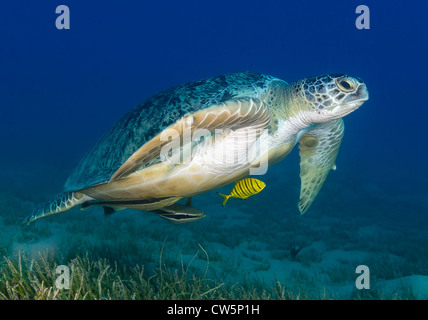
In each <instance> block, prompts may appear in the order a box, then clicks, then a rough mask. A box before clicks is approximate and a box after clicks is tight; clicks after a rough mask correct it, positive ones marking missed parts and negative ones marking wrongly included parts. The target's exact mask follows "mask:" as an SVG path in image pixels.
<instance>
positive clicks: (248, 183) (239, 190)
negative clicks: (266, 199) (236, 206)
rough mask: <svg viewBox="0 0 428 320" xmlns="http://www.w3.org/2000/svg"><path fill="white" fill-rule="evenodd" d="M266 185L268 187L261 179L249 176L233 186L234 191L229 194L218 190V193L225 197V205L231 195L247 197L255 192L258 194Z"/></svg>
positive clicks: (241, 197)
mask: <svg viewBox="0 0 428 320" xmlns="http://www.w3.org/2000/svg"><path fill="white" fill-rule="evenodd" d="M264 187H266V184H265V183H264V182H263V181H260V180H257V179H254V178H247V179H243V180H240V181H238V182H237V183H236V184H235V186H234V187H233V189H232V192H230V194H229V195H225V194H222V193H220V192H217V193H218V194H219V195H220V196H222V197H223V199H224V201H223V207H224V205H225V204H226V202H227V200H229V198H230V197H234V198H240V199H247V198H248V197H250V196H252V195H253V194H256V193H259V192H260V191H262V190H263V189H264Z"/></svg>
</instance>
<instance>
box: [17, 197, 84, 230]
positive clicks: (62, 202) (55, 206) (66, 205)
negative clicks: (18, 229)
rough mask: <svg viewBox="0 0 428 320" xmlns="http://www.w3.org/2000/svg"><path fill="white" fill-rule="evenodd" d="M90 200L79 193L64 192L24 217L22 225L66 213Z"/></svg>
mask: <svg viewBox="0 0 428 320" xmlns="http://www.w3.org/2000/svg"><path fill="white" fill-rule="evenodd" d="M88 200H92V198H90V197H88V196H86V195H84V194H83V193H79V192H64V193H60V194H58V195H57V196H56V197H55V198H53V199H52V200H51V201H48V202H46V203H45V204H44V205H42V206H40V207H38V208H36V209H34V210H33V212H32V213H31V214H30V215H29V216H28V217H26V218H25V219H24V220H23V221H22V223H25V224H30V223H31V222H33V221H35V220H37V219H40V218H44V217H46V216H49V215H51V214H57V213H61V212H64V211H67V210H69V209H71V208H73V207H75V206H77V205H79V204H82V203H84V202H86V201H88Z"/></svg>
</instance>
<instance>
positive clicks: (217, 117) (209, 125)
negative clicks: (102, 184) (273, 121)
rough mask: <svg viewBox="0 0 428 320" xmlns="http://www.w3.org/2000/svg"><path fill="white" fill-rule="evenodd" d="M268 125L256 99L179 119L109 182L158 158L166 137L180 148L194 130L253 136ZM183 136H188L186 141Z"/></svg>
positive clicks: (266, 112) (266, 111) (264, 110)
mask: <svg viewBox="0 0 428 320" xmlns="http://www.w3.org/2000/svg"><path fill="white" fill-rule="evenodd" d="M269 122H270V112H269V109H268V108H266V106H265V104H264V103H263V101H262V100H260V99H258V98H248V97H242V98H240V99H232V100H227V101H224V102H222V103H220V104H218V105H213V106H211V107H209V108H206V109H203V110H199V111H196V112H194V113H191V114H188V115H186V116H184V117H182V118H181V119H180V120H178V121H177V122H176V123H174V124H173V125H171V126H169V127H168V128H166V129H165V130H163V131H162V132H161V133H159V134H158V135H157V136H156V137H154V138H153V139H151V140H150V141H148V142H147V143H145V144H144V145H143V146H142V147H140V148H139V149H138V150H137V151H136V152H135V153H134V154H132V156H131V157H129V158H128V159H127V160H126V161H125V163H123V164H122V166H121V167H120V168H119V169H118V170H117V171H116V172H115V173H114V174H113V176H112V177H111V179H110V181H109V182H110V183H112V182H115V181H117V180H119V179H120V178H122V177H124V176H126V175H128V174H130V173H131V172H134V171H136V170H137V169H138V168H140V167H142V166H143V165H145V164H147V163H148V162H149V161H151V160H152V159H153V158H156V157H159V155H160V153H161V150H162V148H163V147H164V146H165V145H167V144H168V143H171V142H170V140H169V137H174V138H175V140H176V141H177V142H179V143H178V145H177V147H180V145H182V144H184V143H185V141H186V140H188V139H189V140H191V138H192V135H193V134H196V133H197V132H198V130H208V131H210V132H212V133H214V132H215V130H216V129H220V130H226V129H230V130H237V129H242V128H246V129H253V130H254V132H257V131H256V130H257V129H264V128H266V127H267V125H268V124H269ZM200 132H202V131H200ZM186 135H189V136H187V137H186ZM177 138H178V139H177ZM237 138H238V137H237ZM188 142H190V141H188Z"/></svg>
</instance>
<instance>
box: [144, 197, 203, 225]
mask: <svg viewBox="0 0 428 320" xmlns="http://www.w3.org/2000/svg"><path fill="white" fill-rule="evenodd" d="M151 212H154V213H156V214H158V215H159V217H161V218H164V219H166V220H168V221H170V222H173V223H186V222H191V221H196V220H199V219H202V218H205V217H206V215H205V213H203V212H202V211H201V210H199V209H196V208H194V207H192V198H189V200H188V201H187V203H186V205H182V204H178V203H174V204H172V205H170V206H168V207H164V208H162V209H158V210H153V211H151Z"/></svg>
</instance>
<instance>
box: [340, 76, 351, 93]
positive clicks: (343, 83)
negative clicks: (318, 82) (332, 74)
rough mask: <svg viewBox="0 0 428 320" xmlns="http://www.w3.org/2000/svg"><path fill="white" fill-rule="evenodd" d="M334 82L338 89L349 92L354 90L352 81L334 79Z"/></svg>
mask: <svg viewBox="0 0 428 320" xmlns="http://www.w3.org/2000/svg"><path fill="white" fill-rule="evenodd" d="M336 84H337V86H338V87H339V89H340V90H342V91H345V92H350V91H353V90H354V83H353V82H351V81H350V80H347V79H339V80H336Z"/></svg>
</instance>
